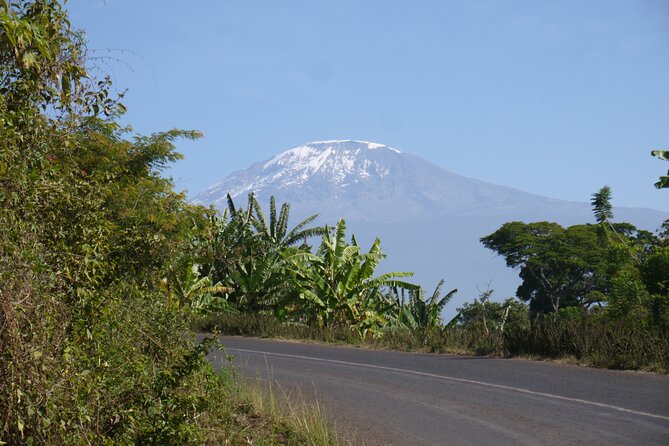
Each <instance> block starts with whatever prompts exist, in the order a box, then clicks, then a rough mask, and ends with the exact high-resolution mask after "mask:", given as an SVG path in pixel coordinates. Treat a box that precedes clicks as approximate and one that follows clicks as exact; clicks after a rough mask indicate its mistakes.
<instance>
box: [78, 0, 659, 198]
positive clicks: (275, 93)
mask: <svg viewBox="0 0 669 446" xmlns="http://www.w3.org/2000/svg"><path fill="white" fill-rule="evenodd" d="M67 7H68V9H69V10H70V12H71V19H72V22H73V24H74V26H75V27H78V28H81V29H83V30H85V32H86V34H87V37H88V40H89V48H90V49H91V50H93V51H91V56H93V57H94V59H93V62H94V63H96V64H97V65H98V66H99V67H100V69H102V70H106V71H107V72H109V73H110V74H111V75H112V79H113V81H114V83H115V86H116V87H117V88H119V89H121V90H123V89H126V88H127V89H128V91H127V93H126V96H125V100H124V103H125V104H126V105H127V106H128V108H129V112H128V114H127V115H126V118H125V121H126V122H127V123H129V124H131V125H132V126H133V128H134V130H135V131H136V132H138V133H142V134H146V133H150V132H155V131H160V130H167V129H170V128H173V127H177V128H184V129H198V130H201V131H202V132H203V133H204V135H205V137H204V139H202V140H199V141H196V142H183V143H179V149H180V151H181V152H182V153H184V154H185V155H186V159H185V160H183V161H180V162H179V163H177V164H176V165H175V166H174V167H173V168H171V169H170V171H169V172H168V174H169V175H171V176H173V177H174V180H175V183H176V185H177V188H178V189H180V190H181V189H187V190H188V191H189V193H190V194H191V195H194V194H196V193H197V192H199V191H201V190H202V189H204V188H206V187H207V186H210V185H211V184H213V183H215V182H216V181H218V180H219V179H221V178H223V177H225V176H226V175H228V174H229V173H231V172H233V171H235V170H240V169H244V168H246V167H248V166H249V165H250V164H252V163H253V162H256V161H261V160H264V159H267V158H270V157H272V156H274V155H276V154H278V153H280V152H282V151H284V150H286V149H289V148H291V147H294V146H297V145H300V144H302V143H304V142H308V141H312V140H325V139H361V140H367V141H374V142H379V143H383V144H387V145H389V146H391V147H396V148H398V149H400V150H403V151H405V152H408V153H412V154H414V155H418V156H420V157H422V158H425V159H427V160H428V161H431V162H433V163H435V164H437V165H439V166H441V167H443V168H445V169H447V170H449V171H452V172H455V173H459V174H461V175H465V176H469V177H474V178H478V179H481V180H484V181H488V182H491V183H496V184H501V185H506V186H511V187H515V188H518V189H521V190H524V191H528V192H534V193H537V194H542V195H547V196H550V197H555V198H561V199H566V200H574V201H588V200H589V198H590V195H591V194H592V193H593V192H595V191H597V190H598V189H599V188H600V187H601V186H603V185H605V184H608V185H609V186H611V187H612V189H613V194H614V199H613V204H614V205H617V206H632V207H652V208H656V209H660V210H664V211H669V192H668V191H666V190H663V191H659V190H656V189H655V188H654V187H653V185H652V184H653V183H654V182H655V181H657V179H658V177H659V176H660V175H662V174H666V172H667V169H668V168H669V163H666V162H662V161H660V160H658V159H656V158H652V157H651V156H650V150H651V149H653V148H657V149H667V150H669V1H666V0H655V1H650V0H648V1H647V0H627V1H616V0H597V1H595V0H588V1H583V0H578V1H559V2H558V1H548V0H547V1H537V0H531V1H484V0H462V1H446V0H435V1H427V0H423V1H411V0H377V1H372V0H327V1H326V0H303V1H297V0H283V1H277V0H265V1H259V0H258V1H256V0H216V1H215V0H199V1H183V0H182V1H171V0H169V1H168V0H70V1H69V2H68V3H67Z"/></svg>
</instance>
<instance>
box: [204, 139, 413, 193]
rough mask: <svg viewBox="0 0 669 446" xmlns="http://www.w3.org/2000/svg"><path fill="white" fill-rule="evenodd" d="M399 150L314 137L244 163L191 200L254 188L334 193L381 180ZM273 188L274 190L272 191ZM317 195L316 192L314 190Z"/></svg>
mask: <svg viewBox="0 0 669 446" xmlns="http://www.w3.org/2000/svg"><path fill="white" fill-rule="evenodd" d="M402 157H404V155H403V154H402V153H401V152H400V151H399V150H397V149H393V148H392V147H388V146H386V145H384V144H379V143H374V142H369V141H356V140H329V141H314V142H309V143H305V144H303V145H300V146H297V147H293V148H292V149H288V150H286V151H285V152H282V153H280V154H279V155H277V156H275V157H274V158H271V159H269V160H267V161H263V162H260V163H256V164H254V165H252V166H251V167H250V168H249V169H246V170H244V171H240V172H235V173H233V174H232V175H230V176H229V177H228V178H226V179H225V180H223V181H221V182H219V183H217V184H215V185H213V186H212V187H210V188H209V189H207V190H205V191H203V192H202V193H200V194H199V195H198V196H197V197H195V202H196V203H203V204H209V203H214V204H224V203H225V201H224V200H225V195H226V194H228V193H229V194H230V196H231V197H232V198H236V197H238V196H241V195H244V194H247V193H249V192H255V193H256V194H257V195H258V196H263V195H265V194H264V193H265V192H268V191H272V193H277V191H290V190H296V189H299V188H309V189H310V190H312V191H316V190H318V191H320V193H321V194H323V195H325V196H330V197H331V196H337V195H340V194H341V193H344V192H345V191H346V190H350V189H351V188H354V187H357V186H360V185H362V184H363V183H368V182H376V181H383V180H384V179H385V178H387V177H389V176H390V175H391V173H392V172H394V170H396V169H395V167H394V166H397V165H398V164H399V165H401V163H402V162H401V159H398V158H402ZM277 194H278V193H277ZM316 195H318V194H316Z"/></svg>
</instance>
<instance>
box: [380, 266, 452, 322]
mask: <svg viewBox="0 0 669 446" xmlns="http://www.w3.org/2000/svg"><path fill="white" fill-rule="evenodd" d="M443 285H444V279H441V280H440V281H439V284H437V287H436V288H435V290H434V292H433V293H432V295H431V296H430V298H429V299H425V298H424V296H423V289H422V288H419V289H417V290H409V300H408V302H406V303H405V299H404V293H403V292H402V293H399V292H395V302H396V303H397V305H396V308H397V313H396V316H395V318H394V321H393V322H394V323H395V324H396V325H400V326H405V327H407V328H410V329H412V330H415V329H418V328H427V327H439V326H441V325H442V324H443V322H442V320H441V312H442V310H443V309H444V307H445V306H446V304H447V303H448V302H449V301H450V300H451V299H452V298H453V296H454V295H455V293H457V292H458V290H457V289H453V290H451V291H449V292H448V293H447V294H446V295H445V296H444V297H441V298H440V294H441V287H442V286H443Z"/></svg>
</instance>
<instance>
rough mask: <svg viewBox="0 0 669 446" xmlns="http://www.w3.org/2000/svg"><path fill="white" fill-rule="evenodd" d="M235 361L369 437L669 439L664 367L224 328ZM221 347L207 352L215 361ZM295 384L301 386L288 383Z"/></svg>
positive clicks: (424, 441)
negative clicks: (405, 347) (403, 347)
mask: <svg viewBox="0 0 669 446" xmlns="http://www.w3.org/2000/svg"><path fill="white" fill-rule="evenodd" d="M222 341H223V344H224V345H225V346H226V347H227V352H228V353H230V354H232V355H234V357H235V359H234V364H235V366H236V367H237V369H238V370H239V371H240V372H241V373H243V374H244V375H246V376H249V377H265V378H267V377H268V376H271V378H272V379H273V380H274V381H275V382H276V383H278V384H279V385H280V386H281V388H282V389H283V390H284V391H286V392H293V393H294V392H296V391H299V392H301V394H302V395H303V396H305V397H307V398H311V397H314V396H315V397H316V398H317V399H318V402H319V404H320V405H321V407H324V409H325V411H326V413H327V415H328V418H330V419H332V420H333V421H334V422H335V423H336V426H337V430H338V431H340V432H343V433H344V435H348V433H350V432H355V435H356V436H357V438H358V440H357V441H356V443H362V441H364V444H367V445H375V444H381V445H388V444H393V445H428V444H438V445H511V444H513V445H516V444H518V445H522V444H525V445H550V444H560V445H564V444H573V445H623V444H624V445H669V377H667V376H660V375H652V374H645V373H634V372H620V371H610V370H598V369H589V368H582V367H575V366H568V365H561V364H553V363H542V362H533V361H523V360H513V359H490V358H479V357H464V356H448V355H432V354H417V353H401V352H389V351H372V350H365V349H358V348H348V347H335V346H324V345H319V344H301V343H295V342H281V341H271V340H261V339H251V338H239V337H223V338H222ZM224 357H225V355H224V354H223V353H221V352H214V353H212V354H211V357H210V360H211V361H212V362H213V363H214V364H215V365H217V366H220V365H222V364H225V363H226V361H225V359H224ZM296 389H299V390H296Z"/></svg>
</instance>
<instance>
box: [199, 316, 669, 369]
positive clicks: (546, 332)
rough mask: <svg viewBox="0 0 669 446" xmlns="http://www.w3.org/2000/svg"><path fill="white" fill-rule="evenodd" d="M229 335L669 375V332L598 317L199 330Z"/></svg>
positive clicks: (234, 322)
mask: <svg viewBox="0 0 669 446" xmlns="http://www.w3.org/2000/svg"><path fill="white" fill-rule="evenodd" d="M197 328H198V329H200V330H202V331H217V332H220V333H223V334H227V335H240V336H256V337H265V338H283V339H295V340H303V341H304V340H307V341H317V342H326V343H334V344H345V345H355V346H364V347H369V348H381V349H389V350H398V351H417V352H432V353H450V354H469V355H482V356H496V357H521V358H534V359H539V360H546V359H550V360H568V361H570V362H572V363H577V364H581V365H587V366H591V367H599V368H609V369H622V370H642V371H650V372H657V373H668V372H669V333H667V332H666V330H661V329H648V328H644V327H640V326H638V325H634V324H628V323H623V322H619V323H611V322H610V321H608V320H605V319H601V318H596V317H582V318H577V319H566V320H562V319H552V318H548V317H546V318H544V319H542V320H537V321H535V322H534V323H533V324H531V325H529V324H528V325H527V326H524V327H514V326H508V327H507V329H506V330H505V331H504V333H500V332H499V331H491V332H490V333H485V332H484V331H483V330H482V329H481V328H480V327H469V328H468V327H462V326H456V327H451V328H440V327H434V328H424V329H418V330H408V329H405V328H392V329H386V330H385V331H384V332H383V333H382V335H381V336H377V337H372V338H365V339H361V338H359V337H358V336H357V335H356V334H355V333H354V332H353V331H352V330H350V329H348V327H344V326H333V327H328V328H326V329H320V328H318V327H311V326H307V325H303V324H295V323H281V322H280V321H278V320H277V319H275V318H273V317H271V316H262V315H256V314H234V315H220V316H216V317H209V318H207V319H204V320H201V321H200V322H199V325H198V327H197Z"/></svg>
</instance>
